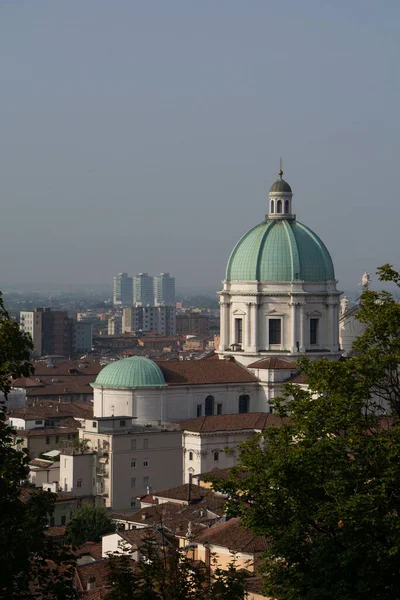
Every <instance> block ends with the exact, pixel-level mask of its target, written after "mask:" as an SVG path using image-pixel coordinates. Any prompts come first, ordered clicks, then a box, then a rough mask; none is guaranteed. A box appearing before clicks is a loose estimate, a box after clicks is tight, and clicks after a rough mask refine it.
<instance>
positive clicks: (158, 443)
mask: <svg viewBox="0 0 400 600" xmlns="http://www.w3.org/2000/svg"><path fill="white" fill-rule="evenodd" d="M79 438H80V440H81V441H83V440H84V441H85V444H86V448H87V450H85V451H84V452H80V451H75V452H73V451H72V452H68V453H66V454H62V455H61V456H60V486H61V488H62V490H63V491H64V492H72V493H73V494H74V495H76V496H87V495H93V496H95V497H96V503H97V504H98V505H100V506H105V507H107V508H112V509H113V510H127V509H131V508H133V507H136V506H137V505H138V503H137V499H136V496H138V495H143V494H146V493H148V492H149V491H151V490H152V489H163V488H166V487H170V486H175V485H179V484H180V483H181V481H182V433H181V431H180V430H178V429H176V430H174V429H165V428H162V427H152V426H148V427H146V426H143V427H140V426H137V425H134V424H133V421H132V417H129V416H126V417H121V416H118V417H104V418H101V417H94V418H93V419H92V420H86V421H85V425H84V427H83V428H82V429H81V430H80V431H79Z"/></svg>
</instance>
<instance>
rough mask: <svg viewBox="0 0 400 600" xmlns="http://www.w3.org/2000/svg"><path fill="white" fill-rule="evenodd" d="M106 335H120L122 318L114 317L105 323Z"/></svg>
mask: <svg viewBox="0 0 400 600" xmlns="http://www.w3.org/2000/svg"><path fill="white" fill-rule="evenodd" d="M107 333H108V335H121V333H122V316H121V315H114V316H113V317H110V318H109V319H108V321H107Z"/></svg>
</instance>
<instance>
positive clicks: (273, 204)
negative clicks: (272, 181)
mask: <svg viewBox="0 0 400 600" xmlns="http://www.w3.org/2000/svg"><path fill="white" fill-rule="evenodd" d="M274 212H275V202H274V200H271V214H274Z"/></svg>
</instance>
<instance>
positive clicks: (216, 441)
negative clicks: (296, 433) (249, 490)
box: [181, 413, 282, 482]
mask: <svg viewBox="0 0 400 600" xmlns="http://www.w3.org/2000/svg"><path fill="white" fill-rule="evenodd" d="M281 423H282V420H281V419H280V418H279V417H278V416H277V415H274V414H272V413H248V414H235V415H233V414H231V415H215V416H208V417H200V418H199V419H190V420H188V421H184V422H182V424H181V427H182V429H183V436H182V444H183V472H184V478H185V481H186V482H188V481H190V480H191V478H192V477H193V476H194V475H197V474H199V473H207V472H209V471H213V470H215V469H226V468H230V467H233V466H234V465H236V462H237V458H238V447H239V445H240V444H242V443H243V442H246V441H248V440H249V439H250V438H251V437H252V436H253V435H254V434H255V433H261V431H263V430H264V429H266V428H267V427H271V426H272V427H276V426H279V425H280V424H281Z"/></svg>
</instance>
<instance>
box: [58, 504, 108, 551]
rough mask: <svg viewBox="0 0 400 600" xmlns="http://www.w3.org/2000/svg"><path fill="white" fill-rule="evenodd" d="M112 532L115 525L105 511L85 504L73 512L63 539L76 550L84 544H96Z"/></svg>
mask: <svg viewBox="0 0 400 600" xmlns="http://www.w3.org/2000/svg"><path fill="white" fill-rule="evenodd" d="M113 531H115V523H114V522H113V520H112V519H111V517H110V515H109V513H108V512H107V510H106V509H105V508H101V507H96V506H92V505H90V504H87V505H86V506H83V507H82V508H80V509H79V510H77V511H75V512H74V514H73V516H72V519H71V520H70V521H69V523H68V524H67V527H66V531H65V539H66V540H67V541H68V542H69V543H70V544H71V545H72V546H73V547H75V548H76V547H77V546H80V545H81V544H83V543H85V542H98V541H100V540H101V537H102V536H103V535H106V534H107V533H112V532H113Z"/></svg>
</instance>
